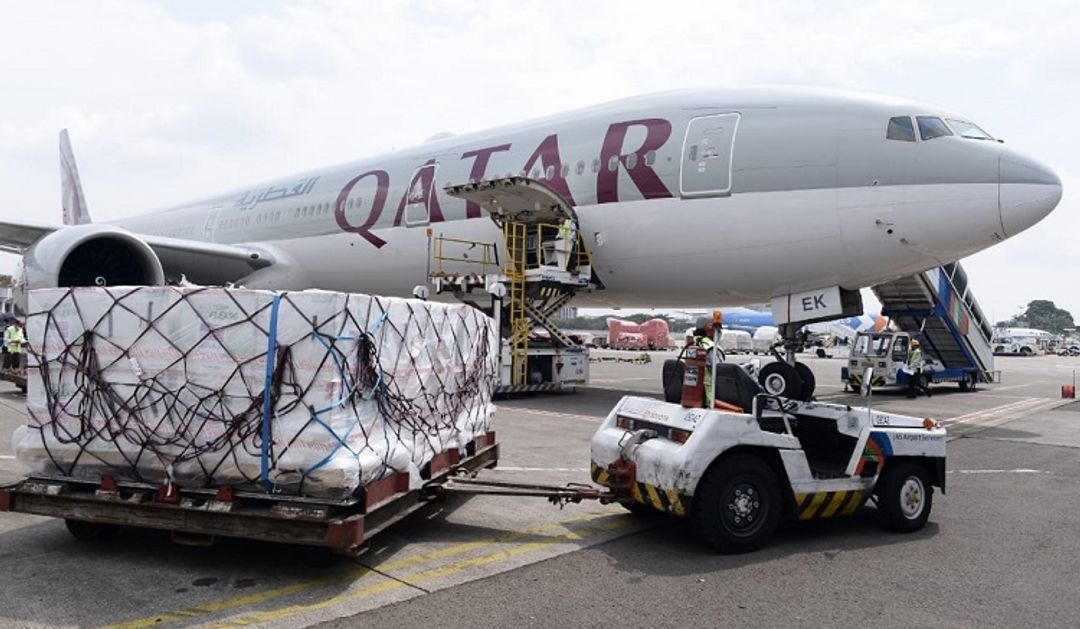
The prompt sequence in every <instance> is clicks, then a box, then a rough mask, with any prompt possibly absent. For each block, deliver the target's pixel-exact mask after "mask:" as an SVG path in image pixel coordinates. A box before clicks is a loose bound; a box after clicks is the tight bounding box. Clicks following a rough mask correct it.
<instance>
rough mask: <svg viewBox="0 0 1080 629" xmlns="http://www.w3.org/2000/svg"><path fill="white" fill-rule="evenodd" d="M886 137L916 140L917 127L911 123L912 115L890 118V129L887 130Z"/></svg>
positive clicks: (905, 140) (906, 140) (907, 140)
mask: <svg viewBox="0 0 1080 629" xmlns="http://www.w3.org/2000/svg"><path fill="white" fill-rule="evenodd" d="M885 137H886V138H888V139H890V140H903V141H904V142H914V141H915V127H914V125H912V124H911V116H897V117H895V118H889V129H888V131H886V132H885Z"/></svg>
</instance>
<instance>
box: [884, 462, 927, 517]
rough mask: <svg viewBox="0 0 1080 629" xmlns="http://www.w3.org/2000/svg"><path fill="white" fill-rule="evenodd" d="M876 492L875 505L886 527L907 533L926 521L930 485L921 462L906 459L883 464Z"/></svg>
mask: <svg viewBox="0 0 1080 629" xmlns="http://www.w3.org/2000/svg"><path fill="white" fill-rule="evenodd" d="M876 493H877V503H878V509H880V510H881V515H882V516H883V517H884V518H885V524H886V525H887V526H888V527H889V528H891V529H893V530H894V531H899V532H901V533H911V532H913V531H918V530H919V529H921V528H922V527H923V526H925V525H926V520H927V518H929V517H930V509H931V507H932V506H933V502H934V500H933V499H934V488H933V487H932V486H931V485H930V479H929V478H928V477H927V475H926V470H924V469H923V467H922V466H921V465H918V464H916V463H912V462H910V461H901V462H898V463H888V464H886V465H885V472H884V473H883V474H882V477H881V480H879V481H878V485H877V492H876Z"/></svg>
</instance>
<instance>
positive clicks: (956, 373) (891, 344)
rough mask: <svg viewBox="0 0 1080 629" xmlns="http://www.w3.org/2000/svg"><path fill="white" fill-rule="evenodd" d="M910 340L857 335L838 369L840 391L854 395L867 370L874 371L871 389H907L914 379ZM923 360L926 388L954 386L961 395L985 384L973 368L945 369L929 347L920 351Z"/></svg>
mask: <svg viewBox="0 0 1080 629" xmlns="http://www.w3.org/2000/svg"><path fill="white" fill-rule="evenodd" d="M912 338H913V337H912V336H911V335H910V334H908V333H907V332H892V331H886V332H859V333H858V334H857V335H856V336H855V341H854V342H853V343H852V345H851V353H850V354H849V355H848V362H847V364H846V365H844V366H843V367H841V368H840V379H841V381H843V383H844V389H845V390H847V389H849V388H850V389H851V390H854V391H858V390H859V388H860V386H861V385H862V378H863V373H864V372H865V371H866V369H867V368H872V369H873V370H874V372H873V373H874V382H873V383H872V384H873V386H874V387H886V386H899V387H906V386H908V384H909V381H910V379H911V378H912V377H914V373H913V372H912V371H911V369H910V368H909V365H908V358H909V356H910V355H911V341H912ZM923 357H924V362H925V364H924V366H923V371H922V378H923V379H924V380H925V384H926V385H931V384H941V383H943V382H956V383H958V384H959V385H960V390H961V391H974V390H975V388H976V387H977V386H978V383H979V382H986V378H985V377H984V375H983V374H982V372H980V371H979V369H978V368H976V367H974V366H971V365H969V366H967V367H945V366H944V365H942V364H941V363H940V362H939V361H938V360H937V358H936V357H935V356H934V355H933V353H932V351H931V349H930V348H929V347H925V346H924V347H923Z"/></svg>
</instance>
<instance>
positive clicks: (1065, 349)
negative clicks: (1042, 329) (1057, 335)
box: [1057, 339, 1080, 356]
mask: <svg viewBox="0 0 1080 629" xmlns="http://www.w3.org/2000/svg"><path fill="white" fill-rule="evenodd" d="M1057 353H1058V355H1059V356H1080V341H1077V340H1076V339H1065V340H1064V341H1062V342H1061V344H1060V345H1059V346H1058V348H1057Z"/></svg>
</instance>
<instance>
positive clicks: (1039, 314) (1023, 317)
mask: <svg viewBox="0 0 1080 629" xmlns="http://www.w3.org/2000/svg"><path fill="white" fill-rule="evenodd" d="M997 325H998V327H1005V328H1035V329H1036V330H1046V331H1047V332H1052V333H1054V334H1065V332H1066V330H1073V329H1075V328H1076V324H1075V323H1074V322H1073V316H1072V314H1071V313H1070V312H1069V311H1068V310H1065V309H1064V308H1058V307H1057V306H1056V305H1054V302H1052V301H1050V300H1049V299H1035V300H1032V301H1031V302H1029V303H1028V305H1027V308H1025V309H1024V311H1023V312H1021V313H1020V314H1018V315H1016V316H1015V317H1012V318H1011V319H1008V320H1005V321H998V323H997Z"/></svg>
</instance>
